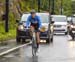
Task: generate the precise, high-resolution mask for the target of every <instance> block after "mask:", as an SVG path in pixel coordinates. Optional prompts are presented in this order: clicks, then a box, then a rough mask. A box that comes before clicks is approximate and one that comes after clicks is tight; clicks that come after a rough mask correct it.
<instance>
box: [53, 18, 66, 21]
mask: <svg viewBox="0 0 75 62" xmlns="http://www.w3.org/2000/svg"><path fill="white" fill-rule="evenodd" d="M53 20H54V21H55V22H67V19H66V17H54V18H53Z"/></svg>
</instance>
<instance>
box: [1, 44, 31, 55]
mask: <svg viewBox="0 0 75 62" xmlns="http://www.w3.org/2000/svg"><path fill="white" fill-rule="evenodd" d="M28 44H30V43H27V44H23V45H20V46H17V47H14V48H12V49H9V50H7V51H5V52H2V53H0V56H3V55H6V54H8V53H10V52H13V51H14V50H16V49H19V48H22V47H24V46H26V45H28Z"/></svg>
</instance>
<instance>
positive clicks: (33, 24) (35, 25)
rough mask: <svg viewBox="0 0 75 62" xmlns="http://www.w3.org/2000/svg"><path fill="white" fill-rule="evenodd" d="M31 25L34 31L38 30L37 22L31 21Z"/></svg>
mask: <svg viewBox="0 0 75 62" xmlns="http://www.w3.org/2000/svg"><path fill="white" fill-rule="evenodd" d="M31 26H33V27H34V29H35V30H36V31H39V24H38V23H31Z"/></svg>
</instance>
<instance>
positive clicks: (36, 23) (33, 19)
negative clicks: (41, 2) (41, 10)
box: [26, 10, 42, 48]
mask: <svg viewBox="0 0 75 62" xmlns="http://www.w3.org/2000/svg"><path fill="white" fill-rule="evenodd" d="M41 25H42V24H41V20H40V17H39V16H38V15H36V11H35V10H31V12H30V15H29V17H28V19H27V21H26V27H27V28H28V27H30V29H31V31H32V30H36V37H37V48H38V47H39V42H40V37H39V35H40V32H39V29H40V28H41Z"/></svg>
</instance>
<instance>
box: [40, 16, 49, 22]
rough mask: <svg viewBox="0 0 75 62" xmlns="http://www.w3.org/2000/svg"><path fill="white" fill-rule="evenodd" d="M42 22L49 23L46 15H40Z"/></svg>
mask: <svg viewBox="0 0 75 62" xmlns="http://www.w3.org/2000/svg"><path fill="white" fill-rule="evenodd" d="M40 17H41V21H42V23H49V16H48V15H40Z"/></svg>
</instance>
